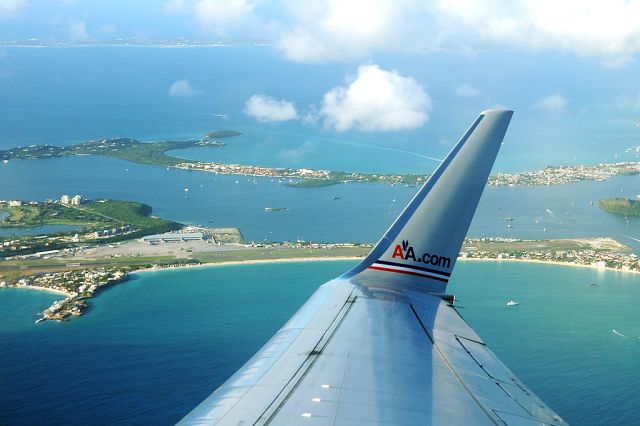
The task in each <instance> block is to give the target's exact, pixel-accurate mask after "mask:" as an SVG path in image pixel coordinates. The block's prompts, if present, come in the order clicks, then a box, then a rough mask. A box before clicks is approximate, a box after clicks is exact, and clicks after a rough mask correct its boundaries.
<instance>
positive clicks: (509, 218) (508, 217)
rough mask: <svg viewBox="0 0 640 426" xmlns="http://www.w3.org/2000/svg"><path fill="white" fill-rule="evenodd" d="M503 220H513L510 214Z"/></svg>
mask: <svg viewBox="0 0 640 426" xmlns="http://www.w3.org/2000/svg"><path fill="white" fill-rule="evenodd" d="M504 220H506V221H507V222H510V221H512V220H513V218H512V217H511V216H507V217H505V218H504Z"/></svg>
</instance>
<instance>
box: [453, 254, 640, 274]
mask: <svg viewBox="0 0 640 426" xmlns="http://www.w3.org/2000/svg"><path fill="white" fill-rule="evenodd" d="M458 260H462V261H479V262H523V263H537V264H540V265H554V266H571V267H578V268H589V269H595V270H599V271H613V272H625V273H632V274H640V271H636V270H633V269H629V270H624V269H617V268H611V267H609V266H596V265H583V264H581V263H572V262H558V261H555V260H536V259H493V258H481V257H459V258H458Z"/></svg>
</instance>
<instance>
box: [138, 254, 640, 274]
mask: <svg viewBox="0 0 640 426" xmlns="http://www.w3.org/2000/svg"><path fill="white" fill-rule="evenodd" d="M362 259H363V258H362V257H355V256H344V257H340V256H332V257H297V258H296V257H294V258H282V259H256V260H242V261H226V262H210V263H201V264H198V265H179V266H166V267H155V268H151V269H139V270H135V271H132V272H131V274H142V273H145V272H152V271H161V270H165V269H183V268H204V267H214V266H232V265H256V264H264V263H293V262H296V263H297V262H330V261H336V260H354V261H355V260H362ZM457 260H458V261H465V262H467V261H468V262H522V263H537V264H543V265H557V266H568V267H578V268H589V269H595V270H602V271H614V272H624V273H632V274H640V271H636V270H623V269H616V268H609V267H602V266H595V265H582V264H579V263H571V262H557V261H551V260H535V259H492V258H485V259H483V258H468V257H459V258H458V259H457Z"/></svg>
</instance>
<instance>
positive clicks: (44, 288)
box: [4, 285, 71, 298]
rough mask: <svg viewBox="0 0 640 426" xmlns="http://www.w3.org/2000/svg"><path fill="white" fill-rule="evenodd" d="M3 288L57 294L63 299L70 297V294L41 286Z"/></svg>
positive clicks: (10, 286)
mask: <svg viewBox="0 0 640 426" xmlns="http://www.w3.org/2000/svg"><path fill="white" fill-rule="evenodd" d="M4 288H24V289H27V290H38V291H46V292H48V293H55V294H59V295H61V296H64V297H65V298H67V297H69V296H71V293H68V292H66V291H63V290H58V289H55V288H49V287H42V286H38V285H8V286H6V287H4Z"/></svg>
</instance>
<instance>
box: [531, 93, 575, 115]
mask: <svg viewBox="0 0 640 426" xmlns="http://www.w3.org/2000/svg"><path fill="white" fill-rule="evenodd" d="M533 107H534V108H535V109H540V110H543V111H547V112H564V110H565V109H566V107H567V99H566V98H565V97H564V96H562V95H559V94H557V93H556V94H553V95H549V96H547V97H545V98H542V99H540V100H539V101H538V102H536V103H535V104H534V105H533Z"/></svg>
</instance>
